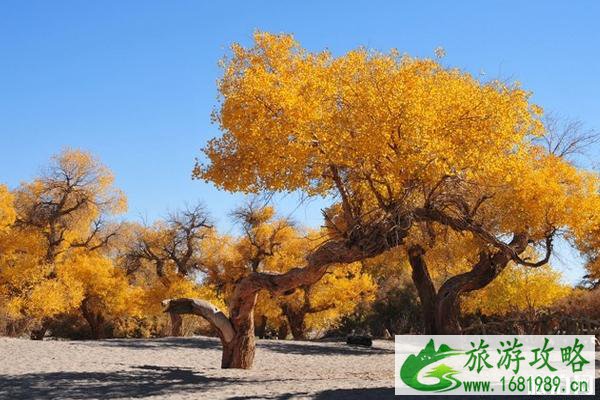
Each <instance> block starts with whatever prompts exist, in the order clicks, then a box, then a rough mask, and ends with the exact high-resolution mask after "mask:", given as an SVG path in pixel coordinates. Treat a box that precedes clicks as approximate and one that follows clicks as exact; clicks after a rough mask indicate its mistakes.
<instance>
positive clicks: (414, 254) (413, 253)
mask: <svg viewBox="0 0 600 400" xmlns="http://www.w3.org/2000/svg"><path fill="white" fill-rule="evenodd" d="M424 256H425V250H424V249H423V248H422V247H421V246H419V245H414V246H411V247H410V248H409V249H408V260H409V263H410V266H411V268H412V281H413V283H414V285H415V287H416V288H417V293H418V294H419V300H420V301H421V309H422V316H423V328H424V332H423V333H425V334H430V335H435V334H437V333H438V332H437V329H436V324H435V315H436V292H435V286H434V285H433V281H432V280H431V276H430V275H429V270H428V269H427V264H426V263H425V258H424Z"/></svg>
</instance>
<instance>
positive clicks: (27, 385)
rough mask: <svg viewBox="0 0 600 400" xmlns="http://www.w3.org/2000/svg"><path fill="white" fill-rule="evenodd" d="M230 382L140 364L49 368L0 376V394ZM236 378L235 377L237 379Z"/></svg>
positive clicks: (156, 390) (97, 394)
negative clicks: (119, 367) (105, 369)
mask: <svg viewBox="0 0 600 400" xmlns="http://www.w3.org/2000/svg"><path fill="white" fill-rule="evenodd" d="M230 382H234V380H231V379H228V378H209V377H206V376H203V375H200V374H198V373H195V372H194V371H192V370H190V369H185V368H174V367H160V366H153V365H142V366H139V367H136V368H135V369H132V370H123V371H115V372H50V373H35V374H24V375H12V376H11V375H4V376H0V398H1V399H11V400H13V399H14V400H21V399H23V400H25V399H31V400H41V399H88V398H103V399H112V398H124V397H128V398H143V397H146V396H155V395H168V394H172V393H182V392H183V393H185V392H195V393H201V392H202V391H206V390H208V389H211V388H214V387H215V386H220V385H224V384H228V383H230ZM238 382H239V381H238Z"/></svg>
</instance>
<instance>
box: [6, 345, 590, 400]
mask: <svg viewBox="0 0 600 400" xmlns="http://www.w3.org/2000/svg"><path fill="white" fill-rule="evenodd" d="M219 363H220V345H219V342H218V340H216V339H214V338H205V337H193V338H164V339H146V340H142V339H139V340H138V339H129V340H125V339H114V340H102V341H61V340H45V341H43V342H39V341H30V340H26V339H10V338H0V399H3V400H4V399H7V400H8V399H10V400H21V399H29V400H38V399H53V400H62V399H172V400H182V399H210V400H212V399H238V400H241V399H245V400H250V399H278V400H284V399H334V400H335V399H361V400H365V399H367V400H368V399H391V398H394V394H393V385H394V383H393V373H394V372H393V369H394V343H393V342H392V341H375V342H374V344H373V348H360V347H350V346H347V345H346V344H344V343H339V342H326V343H325V342H293V341H277V340H259V341H258V346H257V354H256V360H255V366H254V368H253V369H252V370H250V371H241V370H222V369H220V368H219ZM597 366H598V361H597ZM598 375H599V374H598V370H597V376H598ZM596 386H598V379H597V380H596ZM596 390H598V389H596ZM411 397H412V396H411ZM396 398H397V399H406V398H407V397H396ZM418 398H419V399H425V398H426V397H423V396H420V397H418ZM439 398H441V397H438V399H439ZM470 398H471V399H474V398H475V397H470ZM491 398H492V397H487V399H491ZM573 398H574V397H571V399H573ZM588 398H590V397H588Z"/></svg>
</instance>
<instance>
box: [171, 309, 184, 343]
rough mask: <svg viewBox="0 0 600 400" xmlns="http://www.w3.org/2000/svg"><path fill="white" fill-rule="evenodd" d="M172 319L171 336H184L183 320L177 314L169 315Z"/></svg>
mask: <svg viewBox="0 0 600 400" xmlns="http://www.w3.org/2000/svg"><path fill="white" fill-rule="evenodd" d="M169 317H170V319H171V336H175V337H180V336H183V318H182V317H181V315H179V314H176V313H169Z"/></svg>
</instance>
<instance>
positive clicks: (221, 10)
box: [0, 0, 600, 281]
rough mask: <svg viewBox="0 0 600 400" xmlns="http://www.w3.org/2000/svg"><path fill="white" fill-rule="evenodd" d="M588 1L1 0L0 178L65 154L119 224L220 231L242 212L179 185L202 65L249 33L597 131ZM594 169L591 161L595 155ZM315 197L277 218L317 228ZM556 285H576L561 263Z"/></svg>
mask: <svg viewBox="0 0 600 400" xmlns="http://www.w3.org/2000/svg"><path fill="white" fill-rule="evenodd" d="M598 21H600V2H598V1H592V0H590V1H566V0H565V1H514V2H511V1H471V2H469V1H430V2H425V1H392V0H389V1H375V0H370V1H349V0H346V1H306V0H304V1H294V2H291V1H289V2H286V1H225V2H219V1H210V2H209V1H200V0H197V1H167V0H164V1H149V0H144V1H97V2H84V1H61V0H53V1H33V0H28V1H18V0H16V1H12V0H2V1H1V2H0V139H1V140H0V182H5V183H7V184H8V185H9V186H11V187H14V186H16V185H18V183H19V182H20V181H22V180H28V179H31V178H32V177H34V176H35V175H36V173H37V172H38V171H39V170H40V167H41V166H42V165H44V163H45V162H46V161H47V160H48V158H49V157H50V155H51V154H54V153H57V152H59V151H60V150H61V149H62V148H64V147H66V146H70V147H77V148H82V149H86V150H90V151H92V152H93V153H95V154H96V155H97V156H98V157H99V158H100V159H101V160H102V161H103V162H104V163H105V164H107V165H108V166H109V167H110V168H111V169H112V170H113V171H114V173H115V175H116V179H117V185H118V186H119V187H120V188H121V189H123V190H124V191H125V192H126V194H127V195H128V198H129V205H130V207H129V208H130V210H129V213H128V215H127V216H128V217H130V218H134V219H135V218H141V217H144V218H147V219H148V220H152V219H154V218H157V217H160V216H161V215H164V213H165V212H166V211H167V210H170V209H175V208H177V207H179V206H181V205H182V204H184V203H185V202H188V203H190V202H195V201H196V200H198V199H202V200H203V201H204V202H205V203H206V204H207V205H208V208H209V210H210V211H211V213H212V214H213V216H214V219H215V220H216V221H217V224H218V226H219V227H220V228H221V229H223V230H225V231H227V230H229V229H230V227H231V225H230V221H229V219H228V217H227V213H228V212H229V211H230V210H231V209H232V208H233V207H235V205H236V204H239V202H240V201H241V200H242V197H241V196H239V195H231V194H228V193H223V192H219V191H217V190H216V189H215V188H214V187H212V186H211V185H209V184H205V183H203V182H199V181H192V180H191V169H192V167H193V164H194V157H196V156H199V155H200V148H201V147H202V145H203V144H204V143H205V142H206V140H208V139H209V138H211V137H213V136H215V135H218V130H217V128H216V127H215V126H213V125H211V124H210V118H209V115H210V112H211V110H212V108H213V107H214V105H215V104H216V88H215V82H216V80H217V79H218V77H219V69H218V67H217V61H218V59H219V58H220V57H222V56H223V55H224V54H225V52H226V51H227V48H228V46H229V45H230V44H231V43H232V42H240V43H243V44H249V43H250V41H251V36H252V32H253V31H254V30H255V29H260V30H266V31H273V32H288V33H293V34H294V35H295V36H296V38H297V39H298V40H299V41H300V42H301V44H302V45H303V46H305V47H306V48H308V49H311V50H321V49H323V48H328V49H330V50H331V51H332V52H333V53H334V54H342V53H343V52H345V51H347V50H349V49H352V48H355V47H357V46H360V45H364V46H368V47H372V48H376V49H379V50H388V49H390V48H392V47H394V48H398V49H399V50H400V51H402V52H407V53H409V54H411V55H415V56H432V55H433V51H434V49H435V48H436V47H438V46H442V47H444V48H445V50H446V53H447V55H446V57H445V58H444V63H445V64H448V65H452V66H456V67H460V68H464V69H466V70H469V71H471V72H473V73H475V74H485V75H484V76H486V77H490V78H496V77H500V78H511V79H515V80H519V81H520V82H522V84H523V86H524V87H525V88H527V89H529V90H531V91H533V92H534V101H535V102H537V103H538V104H540V105H542V106H543V107H544V108H545V109H546V110H550V111H554V112H557V113H560V114H561V115H564V116H567V117H572V118H577V119H581V120H582V121H584V122H585V123H586V125H587V126H589V127H592V128H597V129H600V112H599V111H600V102H599V94H598V93H599V91H600V28H599V25H598V24H599V22H598ZM595 155H596V157H597V158H600V157H598V153H597V152H596V154H595ZM321 206H322V202H319V201H316V202H312V203H309V204H308V205H302V206H300V207H297V199H296V198H295V197H289V196H288V197H286V198H285V199H284V200H283V201H281V208H282V212H284V213H286V214H289V213H292V215H293V217H294V218H295V219H296V220H298V221H299V222H301V223H304V224H307V225H313V226H317V225H318V224H319V223H320V221H321V217H320V213H319V208H320V207H321ZM563 259H564V261H565V262H564V263H563V264H565V265H563V268H564V269H565V270H566V273H567V277H568V279H569V280H571V281H574V280H575V279H577V278H578V277H579V276H580V275H581V269H580V267H577V266H573V267H572V266H566V264H569V265H570V264H572V263H571V262H570V259H571V257H570V254H569V253H568V252H567V251H563Z"/></svg>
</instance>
